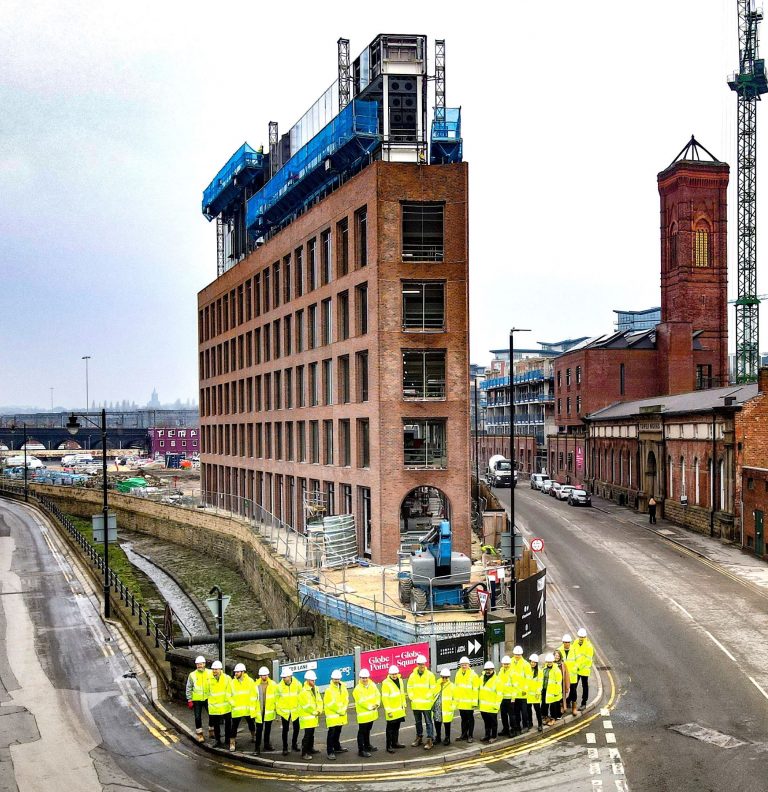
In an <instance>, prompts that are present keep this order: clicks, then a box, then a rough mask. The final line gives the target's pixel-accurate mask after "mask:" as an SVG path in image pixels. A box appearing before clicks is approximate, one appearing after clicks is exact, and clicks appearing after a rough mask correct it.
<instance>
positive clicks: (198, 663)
mask: <svg viewBox="0 0 768 792" xmlns="http://www.w3.org/2000/svg"><path fill="white" fill-rule="evenodd" d="M210 679H211V672H210V670H209V669H207V668H206V667H205V658H204V657H203V656H202V655H200V656H198V657H196V658H195V670H194V671H192V672H190V674H189V676H188V677H187V691H186V692H187V704H188V705H189V708H190V709H191V710H193V711H194V714H195V739H196V740H197V741H198V742H203V741H204V740H205V737H203V710H204V709H207V708H208V683H209V682H210ZM208 731H209V736H210V737H213V727H212V726H211V716H210V714H209V715H208Z"/></svg>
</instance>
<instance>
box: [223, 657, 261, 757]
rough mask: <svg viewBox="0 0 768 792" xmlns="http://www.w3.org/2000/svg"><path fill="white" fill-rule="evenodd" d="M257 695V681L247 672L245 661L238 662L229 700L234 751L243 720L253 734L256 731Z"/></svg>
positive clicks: (230, 740)
mask: <svg viewBox="0 0 768 792" xmlns="http://www.w3.org/2000/svg"><path fill="white" fill-rule="evenodd" d="M255 696H256V684H255V682H254V681H253V680H252V679H251V678H250V677H249V676H248V674H246V672H245V666H244V665H243V663H238V664H237V665H236V666H235V676H234V678H233V679H232V695H231V697H230V702H229V703H230V705H231V707H232V713H231V714H232V727H231V729H230V732H229V750H230V751H234V750H235V748H236V747H237V730H238V728H239V726H240V721H241V720H245V722H246V724H247V725H248V731H250V732H251V733H252V734H254V733H255V725H254V715H255V712H254V709H255V708H254V698H255ZM256 712H258V710H256ZM259 714H260V713H259Z"/></svg>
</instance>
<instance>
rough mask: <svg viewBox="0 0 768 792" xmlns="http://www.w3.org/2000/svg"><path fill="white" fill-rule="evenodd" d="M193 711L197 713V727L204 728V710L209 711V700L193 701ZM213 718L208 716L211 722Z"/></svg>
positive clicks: (198, 728)
mask: <svg viewBox="0 0 768 792" xmlns="http://www.w3.org/2000/svg"><path fill="white" fill-rule="evenodd" d="M192 711H193V712H194V713H195V729H197V730H198V731H200V730H201V729H202V728H203V711H205V712H206V713H207V712H208V702H207V701H193V702H192ZM210 721H211V719H210V718H208V722H209V723H210Z"/></svg>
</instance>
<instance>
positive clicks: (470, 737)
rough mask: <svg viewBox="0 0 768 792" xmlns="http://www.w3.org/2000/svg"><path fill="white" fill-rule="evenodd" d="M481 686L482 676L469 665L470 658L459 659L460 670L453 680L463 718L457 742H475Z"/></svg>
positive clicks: (457, 704)
mask: <svg viewBox="0 0 768 792" xmlns="http://www.w3.org/2000/svg"><path fill="white" fill-rule="evenodd" d="M479 688H480V677H478V675H477V674H476V673H475V672H474V671H473V670H472V669H471V668H470V667H469V658H468V657H462V658H461V659H460V660H459V670H458V671H457V672H456V676H455V678H454V680H453V700H454V701H455V702H456V708H457V709H458V711H459V717H460V718H461V736H460V737H459V738H458V740H456V742H460V741H464V740H466V741H467V742H468V743H471V742H474V734H475V708H476V707H477V691H478V689H479Z"/></svg>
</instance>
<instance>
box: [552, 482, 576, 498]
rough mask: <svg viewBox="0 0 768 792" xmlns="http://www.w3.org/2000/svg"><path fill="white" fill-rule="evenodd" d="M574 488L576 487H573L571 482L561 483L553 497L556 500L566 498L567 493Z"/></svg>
mask: <svg viewBox="0 0 768 792" xmlns="http://www.w3.org/2000/svg"><path fill="white" fill-rule="evenodd" d="M575 489H576V487H574V486H573V484H562V485H561V486H560V489H559V490H558V491H557V495H555V497H556V498H557V499H558V500H568V495H570V493H571V492H572V491H573V490H575Z"/></svg>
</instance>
